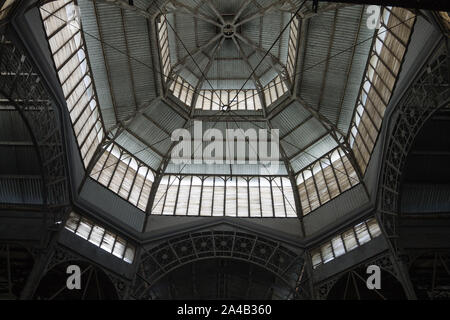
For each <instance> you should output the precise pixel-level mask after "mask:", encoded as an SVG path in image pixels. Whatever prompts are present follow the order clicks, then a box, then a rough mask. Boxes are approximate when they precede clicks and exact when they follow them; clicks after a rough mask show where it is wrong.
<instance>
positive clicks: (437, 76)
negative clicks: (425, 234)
mask: <svg viewBox="0 0 450 320" xmlns="http://www.w3.org/2000/svg"><path fill="white" fill-rule="evenodd" d="M447 41H448V40H447ZM449 74H450V68H449V57H448V44H447V46H446V43H445V42H444V41H443V42H441V44H440V45H439V47H438V48H437V49H436V50H434V54H433V55H432V56H431V57H430V59H429V60H428V62H427V63H426V65H425V66H424V67H423V68H422V70H421V71H420V73H419V74H418V76H417V77H416V79H415V80H414V82H413V83H412V84H411V86H410V87H409V89H408V90H407V91H406V92H405V94H404V95H403V98H402V100H401V101H400V103H399V105H398V109H397V110H396V114H394V115H393V116H392V117H391V119H390V123H391V126H390V127H391V128H392V129H391V132H392V133H391V134H390V137H389V140H388V142H387V144H386V152H385V158H384V161H383V169H382V175H381V177H382V178H381V179H382V180H381V183H380V190H379V192H380V196H379V201H380V203H379V213H378V214H379V218H380V222H381V224H382V225H383V226H384V228H385V232H386V234H387V237H388V238H389V239H390V240H391V241H392V244H393V246H394V250H397V244H396V242H397V241H396V239H397V237H398V226H397V225H398V215H399V191H400V182H401V180H400V179H401V176H402V172H403V169H404V166H405V161H406V157H407V156H408V153H409V151H410V149H411V146H412V144H413V142H414V139H415V137H416V136H417V134H418V133H419V131H420V129H421V128H422V126H423V125H424V123H425V122H426V121H427V120H428V119H429V118H430V116H431V115H432V114H433V113H434V112H435V111H437V110H438V109H440V108H442V107H445V106H448V104H449V98H450V85H449V84H450V81H449Z"/></svg>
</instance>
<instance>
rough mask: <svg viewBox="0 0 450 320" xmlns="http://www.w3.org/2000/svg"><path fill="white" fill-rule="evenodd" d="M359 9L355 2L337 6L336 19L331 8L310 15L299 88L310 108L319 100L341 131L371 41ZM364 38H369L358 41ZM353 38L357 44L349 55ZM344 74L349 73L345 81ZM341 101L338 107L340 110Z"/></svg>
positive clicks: (346, 127) (354, 94) (360, 8)
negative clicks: (317, 14) (338, 7)
mask: <svg viewBox="0 0 450 320" xmlns="http://www.w3.org/2000/svg"><path fill="white" fill-rule="evenodd" d="M362 10H364V8H363V6H356V5H355V6H349V7H345V8H342V9H339V10H338V11H337V14H336V20H335V11H330V12H325V13H322V14H320V15H319V16H316V17H314V18H312V19H310V23H309V29H308V47H307V48H306V55H305V59H304V71H303V73H302V82H301V86H300V88H299V90H300V91H299V92H300V96H301V97H302V98H303V99H304V100H305V101H306V102H307V103H308V104H309V105H310V106H311V107H313V108H318V107H319V106H318V104H319V101H321V103H320V112H321V114H322V115H323V116H325V117H326V118H327V119H329V120H330V121H332V122H333V123H335V124H337V125H338V127H339V128H340V129H341V130H343V131H347V130H348V125H349V123H350V120H351V116H352V112H353V109H354V107H355V103H356V99H357V94H358V91H359V87H360V84H361V79H362V76H363V72H364V69H365V65H366V62H367V57H368V53H369V49H370V45H371V41H370V37H371V36H373V30H369V29H368V28H367V27H365V21H367V18H368V14H367V13H366V12H365V11H364V14H363V16H362V19H361V20H360V16H361V12H362ZM334 24H335V26H334ZM360 24H361V28H360V30H359V33H358V26H359V25H360ZM333 30H334V36H333V41H332V42H331V50H329V46H330V40H331V35H332V32H333ZM366 39H369V40H368V41H365V42H362V41H363V40H366ZM355 41H357V42H358V43H359V44H358V46H356V48H355V54H354V56H352V52H353V46H354V44H355ZM360 42H361V43H360ZM328 54H329V56H330V59H328ZM327 64H328V66H327ZM350 66H351V68H350ZM326 68H327V71H326ZM325 71H326V72H327V73H326V77H325V85H324V87H323V95H322V99H321V100H320V96H321V88H322V82H323V77H324V72H325ZM349 71H350V73H348V72H349ZM347 74H349V77H348V82H347ZM346 83H347V87H346ZM345 87H346V90H345V92H344V88H345ZM341 101H342V110H341V111H340V110H339V109H340V105H341Z"/></svg>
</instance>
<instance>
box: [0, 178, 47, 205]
mask: <svg viewBox="0 0 450 320" xmlns="http://www.w3.org/2000/svg"><path fill="white" fill-rule="evenodd" d="M0 202H1V203H21V204H42V203H43V199H42V179H41V177H30V176H28V177H27V176H23V177H21V176H10V177H5V176H2V177H0Z"/></svg>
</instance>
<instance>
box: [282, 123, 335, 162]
mask: <svg viewBox="0 0 450 320" xmlns="http://www.w3.org/2000/svg"><path fill="white" fill-rule="evenodd" d="M326 131H327V130H326V129H325V128H324V126H323V125H322V124H321V123H320V122H319V121H318V120H317V119H315V118H312V119H310V120H308V121H307V122H305V123H304V124H303V125H302V126H301V127H299V128H297V129H295V130H294V131H293V132H292V133H291V134H289V135H288V136H286V137H285V138H284V139H283V140H282V141H281V144H282V146H283V148H284V150H285V151H286V153H287V155H288V156H290V155H292V154H295V153H297V152H298V151H299V150H302V149H303V148H305V147H306V146H308V145H310V144H311V143H313V142H314V141H315V140H317V139H319V138H320V137H321V136H323V135H324V134H325V133H326ZM284 141H285V142H284ZM293 145H294V146H296V147H294V146H293Z"/></svg>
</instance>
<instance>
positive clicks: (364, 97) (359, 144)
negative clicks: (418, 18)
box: [347, 7, 415, 175]
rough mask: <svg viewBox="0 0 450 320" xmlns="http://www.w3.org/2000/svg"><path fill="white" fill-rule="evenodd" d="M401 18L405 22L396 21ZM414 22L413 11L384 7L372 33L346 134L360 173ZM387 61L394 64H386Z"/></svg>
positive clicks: (373, 142) (391, 91) (394, 81)
mask: <svg viewBox="0 0 450 320" xmlns="http://www.w3.org/2000/svg"><path fill="white" fill-rule="evenodd" d="M406 20H407V21H406ZM402 21H406V22H405V23H403V24H400V23H401V22H402ZM414 23H415V18H414V13H412V12H411V11H409V10H407V9H403V8H397V7H394V8H393V7H384V8H383V10H382V13H381V17H380V24H381V28H380V29H377V30H376V32H375V36H374V40H373V43H372V48H371V51H370V54H369V57H368V60H367V65H366V71H365V74H364V78H363V81H362V83H361V88H360V92H359V94H358V98H357V101H356V106H355V109H354V112H353V116H352V121H351V123H350V128H349V131H348V135H347V140H348V141H349V144H350V147H351V148H352V151H353V153H354V156H355V160H356V163H357V165H358V167H359V168H360V170H361V172H362V174H363V175H364V174H365V172H366V170H367V166H368V164H369V161H370V159H371V156H372V153H373V150H374V148H375V145H376V141H377V139H378V136H379V133H380V130H381V125H382V122H383V118H384V114H385V112H386V108H387V106H388V104H389V101H390V99H391V97H392V93H393V92H394V89H395V86H396V84H397V80H398V76H399V74H400V71H401V66H402V64H403V60H404V58H405V55H406V51H407V48H408V44H409V41H410V38H411V35H412V30H413V26H414ZM397 25H398V26H397ZM397 30H400V31H397ZM397 33H399V34H397ZM389 43H390V45H389ZM395 51H396V52H395ZM397 54H399V55H397ZM389 60H391V61H395V63H390V62H389ZM377 80H379V81H377Z"/></svg>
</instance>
